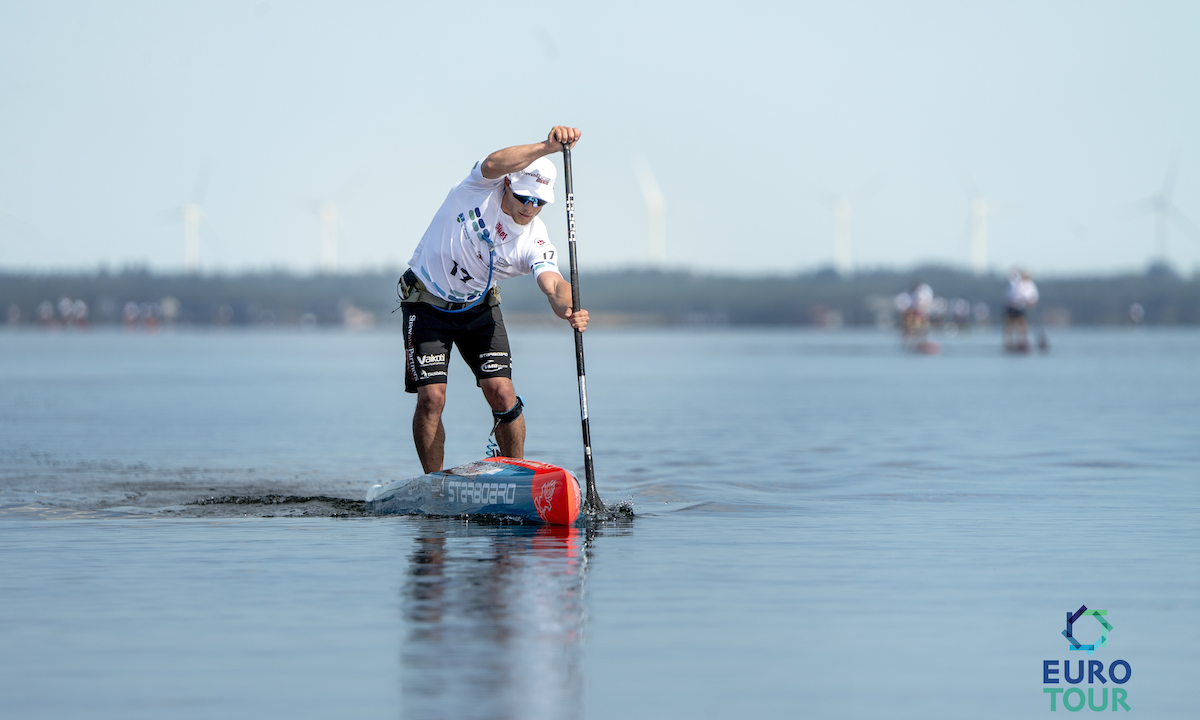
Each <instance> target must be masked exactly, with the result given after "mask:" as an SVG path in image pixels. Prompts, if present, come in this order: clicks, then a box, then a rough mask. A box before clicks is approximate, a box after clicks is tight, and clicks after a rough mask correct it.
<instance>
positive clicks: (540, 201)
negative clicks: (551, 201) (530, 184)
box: [509, 188, 546, 207]
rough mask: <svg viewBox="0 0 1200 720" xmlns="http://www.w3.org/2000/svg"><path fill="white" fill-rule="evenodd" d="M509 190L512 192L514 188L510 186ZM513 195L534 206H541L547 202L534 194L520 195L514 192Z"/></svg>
mask: <svg viewBox="0 0 1200 720" xmlns="http://www.w3.org/2000/svg"><path fill="white" fill-rule="evenodd" d="M509 192H512V188H509ZM513 197H515V198H516V199H518V200H520V201H521V202H523V203H525V204H526V205H532V206H534V207H541V206H543V205H545V204H546V201H545V200H543V199H541V198H536V197H533V196H532V195H518V194H516V193H513Z"/></svg>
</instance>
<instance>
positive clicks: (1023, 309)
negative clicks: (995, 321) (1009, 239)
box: [1004, 270, 1047, 353]
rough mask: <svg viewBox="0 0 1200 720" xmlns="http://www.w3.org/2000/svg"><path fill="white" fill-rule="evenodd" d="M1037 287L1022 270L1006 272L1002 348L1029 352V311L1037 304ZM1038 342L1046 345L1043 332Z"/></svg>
mask: <svg viewBox="0 0 1200 720" xmlns="http://www.w3.org/2000/svg"><path fill="white" fill-rule="evenodd" d="M1037 303H1038V289H1037V285H1035V284H1034V282H1033V277H1032V276H1031V275H1030V274H1029V273H1028V272H1025V271H1024V270H1013V271H1012V272H1010V273H1009V274H1008V290H1006V291H1005V292H1004V349H1005V350H1007V351H1009V352H1017V353H1026V352H1029V319H1028V316H1029V311H1030V310H1032V309H1033V308H1034V307H1036V306H1037ZM1039 344H1040V345H1041V346H1042V349H1043V350H1044V349H1045V348H1046V346H1047V343H1046V339H1045V333H1042V337H1041V339H1040V341H1039Z"/></svg>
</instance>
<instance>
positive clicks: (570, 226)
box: [563, 144, 604, 513]
mask: <svg viewBox="0 0 1200 720" xmlns="http://www.w3.org/2000/svg"><path fill="white" fill-rule="evenodd" d="M563 175H564V176H565V180H566V183H567V249H568V255H569V256H570V258H571V260H570V262H571V312H573V313H574V312H578V311H579V266H578V265H577V264H576V262H575V190H574V187H573V185H572V182H571V148H570V147H568V146H567V145H566V144H563ZM575 369H576V370H577V371H578V374H579V417H580V421H581V423H582V425H583V475H584V478H585V479H586V480H587V499H586V501H585V509H586V510H587V512H593V513H594V512H604V501H602V500H601V499H600V493H598V492H596V472H595V470H593V469H592V430H591V428H590V427H589V426H588V406H587V380H586V379H585V377H586V375H585V373H584V370H583V333H582V332H580V331H578V330H576V331H575Z"/></svg>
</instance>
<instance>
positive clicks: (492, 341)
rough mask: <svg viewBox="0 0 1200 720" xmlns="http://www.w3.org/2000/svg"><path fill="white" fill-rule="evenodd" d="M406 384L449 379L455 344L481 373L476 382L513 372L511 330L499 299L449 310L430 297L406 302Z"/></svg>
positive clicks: (414, 388) (414, 385)
mask: <svg viewBox="0 0 1200 720" xmlns="http://www.w3.org/2000/svg"><path fill="white" fill-rule="evenodd" d="M400 307H401V308H403V312H404V355H405V361H404V390H405V392H410V393H415V392H416V391H417V388H418V387H420V386H422V385H433V384H435V383H445V382H446V373H447V371H448V370H449V368H450V346H451V345H452V344H453V345H457V346H458V354H459V355H461V356H462V359H463V360H465V361H466V363H467V365H469V366H470V368H471V372H473V373H475V384H476V385H478V384H479V381H480V380H483V379H485V378H494V377H504V378H511V377H512V356H511V355H510V354H509V348H508V333H507V332H505V331H504V318H503V316H501V314H500V306H499V305H488V304H487V303H486V302H484V303H480V304H479V305H478V306H477V307H473V308H471V309H470V310H467V311H466V312H461V313H449V312H445V311H442V310H438V309H437V308H435V307H433V306H432V305H429V304H426V303H403V304H402V305H401V306H400Z"/></svg>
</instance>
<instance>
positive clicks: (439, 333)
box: [399, 126, 588, 473]
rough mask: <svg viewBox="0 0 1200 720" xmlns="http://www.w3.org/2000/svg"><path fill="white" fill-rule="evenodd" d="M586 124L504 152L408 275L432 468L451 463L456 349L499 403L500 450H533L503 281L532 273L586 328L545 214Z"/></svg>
mask: <svg viewBox="0 0 1200 720" xmlns="http://www.w3.org/2000/svg"><path fill="white" fill-rule="evenodd" d="M581 135H582V133H581V132H580V131H579V129H578V128H570V127H564V126H555V127H554V128H552V129H551V130H550V134H549V135H548V136H547V138H546V140H545V141H544V142H538V143H533V144H530V145H516V146H513V147H508V148H504V149H503V150H497V151H496V152H494V153H492V154H491V155H488V156H487V157H486V158H484V159H483V160H481V161H479V162H477V163H475V166H474V167H472V168H471V172H470V174H468V175H467V177H466V178H464V179H463V180H462V182H460V183H458V184H457V185H455V186H454V187H453V188H451V190H450V194H449V195H447V196H446V199H445V200H444V201H443V202H442V206H441V208H439V209H438V211H437V214H436V215H434V217H433V221H432V222H431V223H430V224H429V228H428V229H427V230H426V231H425V235H424V236H422V238H421V242H420V243H418V245H417V249H416V250H415V251H414V252H413V255H412V258H411V259H410V260H409V261H408V265H409V270H408V271H407V272H405V273H404V276H403V277H402V278H401V280H400V288H399V292H400V296H401V302H402V305H401V307H402V308H403V312H404V350H405V355H406V358H405V375H404V389H405V391H406V392H410V393H416V395H417V407H416V411H415V412H414V413H413V440H414V441H415V443H416V446H417V455H418V456H419V457H420V459H421V467H422V468H423V469H424V471H425V472H426V473H430V472H435V471H438V470H441V469H442V466H443V459H444V458H443V455H444V448H445V441H446V430H445V428H444V427H443V425H442V409H443V408H444V407H445V404H446V379H447V378H446V373H447V370H448V368H449V361H450V346H451V345H457V346H458V352H459V354H460V355H461V356H462V358H463V360H465V361H466V363H467V365H468V366H470V368H471V371H472V372H473V373H474V374H475V380H476V384H477V385H478V386H479V388H480V389H481V390H482V391H483V396H484V398H486V399H487V402H488V405H490V406H491V408H492V415H493V417H494V420H495V424H494V426H493V427H494V431H495V436H496V443H497V444H498V445H499V452H500V455H502V456H504V457H511V458H521V457H524V452H525V420H524V419H523V418H522V417H521V408H522V401H521V398H520V397H518V396H517V393H516V390H515V388H514V387H513V382H512V357H511V354H510V352H511V351H510V349H509V345H508V335H507V333H506V332H505V329H504V319H503V317H502V316H501V313H500V294H499V288H498V287H497V286H496V282H497V281H499V280H506V279H508V278H514V277H517V276H519V275H529V274H531V273H532V274H533V276H534V277H535V278H536V280H537V284H538V287H539V288H541V290H542V292H543V293H545V294H546V298H547V299H548V300H549V301H550V307H551V309H552V310H553V311H554V313H555V314H556V315H558V316H559V317H560V318H562V319H564V320H566V321H567V322H568V323H570V325H571V327H572V328H574V329H575V330H578V331H579V332H583V331H584V330H585V329H586V328H587V323H588V313H587V310H583V309H579V310H576V311H574V312H572V310H571V307H572V298H571V284H570V283H568V282H567V281H566V280H565V279H563V276H562V274H561V273H560V272H559V269H558V260H559V258H558V252H557V250H556V249H555V247H554V245H552V244H551V243H550V237H549V234H548V233H547V231H546V226H545V224H544V223H543V222H542V221H541V219H539V218H538V213H540V212H541V209H542V207H543V206H545V205H547V204H548V203H552V202H554V199H555V198H554V183H555V179H556V177H557V174H558V172H557V170H556V168H555V167H554V164H553V163H552V162H550V160H549V159H548V158H547V157H546V156H547V155H550V154H552V153H556V152H562V150H563V145H564V143H565V144H566V145H567V146H571V145H574V144H575V143H577V142H578V141H579V138H580V137H581Z"/></svg>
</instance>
